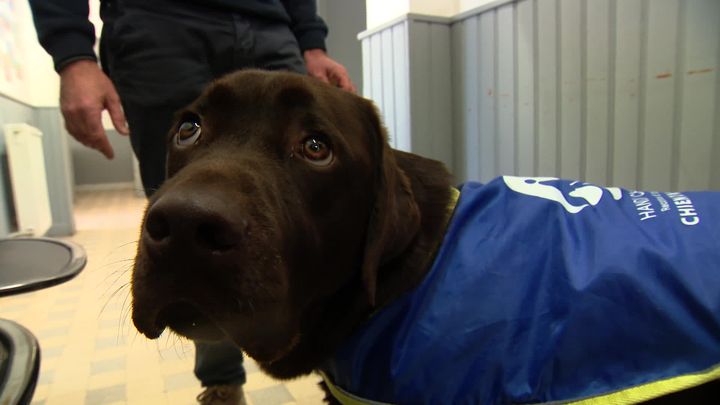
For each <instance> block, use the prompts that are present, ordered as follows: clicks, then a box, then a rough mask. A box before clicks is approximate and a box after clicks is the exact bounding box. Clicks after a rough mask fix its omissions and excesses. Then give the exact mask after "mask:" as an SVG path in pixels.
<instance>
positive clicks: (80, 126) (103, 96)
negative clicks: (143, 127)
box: [60, 60, 129, 159]
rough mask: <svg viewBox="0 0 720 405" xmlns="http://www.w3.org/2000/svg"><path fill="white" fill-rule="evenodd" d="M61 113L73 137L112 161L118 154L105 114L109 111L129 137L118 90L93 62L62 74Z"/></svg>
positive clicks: (81, 62)
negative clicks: (106, 128)
mask: <svg viewBox="0 0 720 405" xmlns="http://www.w3.org/2000/svg"><path fill="white" fill-rule="evenodd" d="M60 110H61V111H62V114H63V117H65V128H66V129H67V130H68V132H69V133H70V135H72V136H73V137H74V138H75V139H77V140H78V142H80V143H82V144H83V145H85V146H87V147H89V148H92V149H95V150H97V151H99V152H100V153H102V154H103V155H105V157H106V158H108V159H112V158H113V156H114V152H113V149H112V146H110V141H109V140H108V137H107V134H105V129H104V128H103V125H102V111H103V110H108V112H109V113H110V118H111V119H112V123H113V125H114V126H115V129H117V131H118V132H119V133H120V134H122V135H127V134H128V133H129V130H128V127H127V123H126V121H125V114H124V113H123V110H122V105H121V104H120V97H119V96H118V94H117V91H116V90H115V86H113V84H112V82H111V81H110V79H109V78H108V77H107V76H106V75H105V73H103V71H102V70H100V67H99V66H98V64H97V63H96V62H95V61H93V60H79V61H77V62H73V63H70V64H69V65H67V66H65V67H64V68H63V69H62V70H61V71H60Z"/></svg>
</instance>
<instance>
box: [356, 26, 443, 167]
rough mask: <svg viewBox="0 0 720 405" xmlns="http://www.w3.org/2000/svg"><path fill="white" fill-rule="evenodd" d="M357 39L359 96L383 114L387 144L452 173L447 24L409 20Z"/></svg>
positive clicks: (365, 34)
mask: <svg viewBox="0 0 720 405" xmlns="http://www.w3.org/2000/svg"><path fill="white" fill-rule="evenodd" d="M360 38H361V40H362V49H363V64H364V66H363V75H364V84H365V86H364V87H363V95H364V96H365V97H367V98H370V99H372V100H373V101H375V103H376V104H377V105H378V108H379V109H380V111H381V112H382V115H383V118H384V120H385V125H386V127H387V129H388V133H389V136H390V143H391V144H392V145H393V147H395V148H397V149H401V150H405V151H412V152H414V153H418V154H420V155H423V156H427V157H431V158H434V159H437V160H440V161H442V162H444V163H445V164H446V165H448V166H449V167H452V165H453V150H452V81H451V71H450V67H451V50H450V26H449V24H448V21H447V20H445V19H436V18H432V17H427V16H417V15H409V16H407V18H403V19H400V20H397V21H394V22H391V23H389V24H387V25H386V26H385V27H383V28H380V29H378V30H374V31H372V32H366V33H363V34H361V35H360Z"/></svg>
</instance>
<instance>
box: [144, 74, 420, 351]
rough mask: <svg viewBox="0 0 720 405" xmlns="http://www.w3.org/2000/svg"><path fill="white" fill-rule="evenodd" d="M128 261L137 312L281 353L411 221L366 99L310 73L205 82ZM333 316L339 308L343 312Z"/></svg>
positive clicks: (160, 324) (172, 144)
mask: <svg viewBox="0 0 720 405" xmlns="http://www.w3.org/2000/svg"><path fill="white" fill-rule="evenodd" d="M167 147H168V163H167V170H168V179H167V181H166V182H165V184H164V185H163V186H162V187H161V188H160V189H159V190H158V192H157V193H156V194H155V195H154V196H153V197H152V198H151V200H150V202H149V204H148V209H147V211H146V214H145V218H144V221H143V225H142V234H141V238H140V241H139V246H138V253H137V258H136V261H135V267H134V270H133V279H132V282H133V284H132V287H133V288H132V294H133V320H134V322H135V325H136V327H137V328H138V330H139V331H140V332H142V333H143V334H145V335H147V336H148V337H150V338H156V337H158V336H159V335H160V334H161V333H162V331H163V330H164V329H165V328H166V327H169V328H170V329H172V330H174V331H175V332H177V333H179V334H181V335H184V336H187V337H190V338H192V339H200V340H204V339H205V340H215V339H222V338H229V339H231V340H232V341H233V342H235V343H236V344H237V345H238V346H240V347H242V348H243V349H244V350H245V351H246V352H247V353H248V354H250V355H251V356H253V357H255V358H256V359H257V360H259V361H261V362H272V361H275V360H278V359H280V358H282V357H283V356H284V355H285V354H286V353H288V352H289V351H290V350H291V349H292V348H293V347H294V346H295V345H296V344H297V343H298V342H299V341H300V340H301V339H302V336H303V333H304V332H303V331H304V329H305V328H309V327H310V328H311V327H312V325H310V324H311V323H312V319H313V316H316V314H317V312H318V311H319V309H318V308H321V307H322V306H323V305H324V303H326V302H328V301H329V299H330V298H331V297H333V296H334V295H336V294H338V292H339V291H341V290H342V289H343V288H345V287H346V286H348V285H351V284H353V283H355V284H357V285H358V286H362V287H361V289H362V290H364V292H363V293H364V294H365V297H366V299H367V300H369V301H370V302H372V301H373V300H374V296H375V289H376V278H377V271H378V268H379V267H380V265H381V263H383V262H384V261H386V260H389V259H391V258H392V257H394V256H396V255H398V254H400V252H402V251H403V250H404V249H405V248H406V247H407V245H408V244H409V243H410V241H411V240H412V238H413V237H414V236H415V234H416V233H417V231H418V228H419V222H420V220H419V212H418V207H417V205H416V203H415V200H414V198H413V194H412V190H411V187H410V185H409V184H408V179H407V178H406V176H405V175H404V173H403V172H402V170H401V169H400V168H399V167H398V165H397V163H396V162H395V159H394V155H393V153H392V152H391V150H390V148H389V146H388V144H387V139H386V136H385V134H384V131H383V129H382V126H381V123H380V120H379V118H378V115H377V113H376V110H375V108H374V106H373V105H372V104H371V103H370V102H368V101H367V100H365V99H362V98H360V97H358V96H355V95H353V94H350V93H347V92H344V91H341V90H338V89H335V88H333V87H331V86H329V85H326V84H323V83H321V82H319V81H317V80H314V79H311V78H309V77H306V76H302V75H296V74H291V73H267V72H259V71H244V72H239V73H235V74H231V75H229V76H226V77H224V78H222V79H220V80H218V81H216V82H215V83H213V84H212V85H211V86H210V87H209V88H208V89H207V90H206V91H205V92H204V93H203V95H202V96H201V97H200V98H198V99H197V100H196V101H195V102H194V103H193V104H192V105H190V106H189V107H188V108H187V109H186V110H184V111H182V112H180V113H179V115H178V119H177V123H176V125H175V126H174V128H173V129H172V130H171V131H170V134H169V136H168V141H167ZM339 310H340V311H341V310H342V309H339Z"/></svg>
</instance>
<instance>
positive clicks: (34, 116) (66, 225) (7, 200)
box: [0, 95, 75, 237]
mask: <svg viewBox="0 0 720 405" xmlns="http://www.w3.org/2000/svg"><path fill="white" fill-rule="evenodd" d="M17 122H24V123H26V124H29V125H32V126H34V127H36V128H38V129H40V131H41V132H42V133H43V149H44V153H45V168H46V171H47V181H48V195H49V198H50V208H51V210H52V226H51V228H50V230H48V235H49V236H59V235H71V234H73V233H74V232H75V221H74V218H73V214H72V183H71V178H72V175H71V173H72V166H71V163H70V154H69V151H68V146H67V134H66V133H65V131H64V129H63V127H62V118H61V116H60V113H59V110H58V109H57V108H32V107H30V106H28V105H26V104H23V103H20V102H17V101H15V100H12V99H9V98H7V97H4V96H2V95H0V124H2V125H4V124H8V123H17ZM0 158H1V161H2V166H1V174H0V237H3V236H6V235H7V234H8V233H11V232H15V231H17V227H16V224H15V220H14V207H13V204H12V189H11V184H10V182H9V176H8V171H7V155H6V151H5V139H4V134H3V136H2V137H0Z"/></svg>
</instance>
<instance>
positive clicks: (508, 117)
mask: <svg viewBox="0 0 720 405" xmlns="http://www.w3.org/2000/svg"><path fill="white" fill-rule="evenodd" d="M514 8H515V6H514V5H513V4H510V5H507V6H503V7H500V8H499V9H498V10H497V17H496V24H495V51H496V53H497V58H496V66H497V68H496V72H497V73H496V80H497V84H496V89H497V92H496V96H495V100H496V103H497V106H496V111H497V118H496V123H497V161H496V162H495V164H496V166H495V172H496V173H506V174H517V169H516V168H517V161H516V143H517V134H516V132H515V82H516V79H517V73H516V72H515V59H516V56H515V30H514V29H512V27H514V24H515V10H514ZM500 27H508V28H510V29H500Z"/></svg>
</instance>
